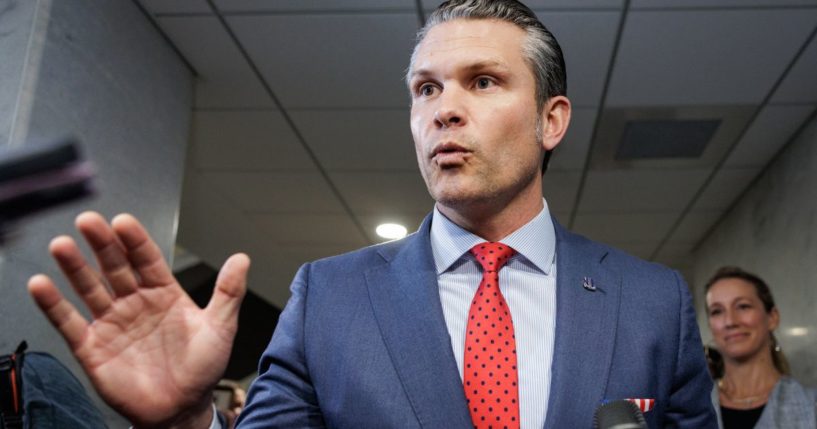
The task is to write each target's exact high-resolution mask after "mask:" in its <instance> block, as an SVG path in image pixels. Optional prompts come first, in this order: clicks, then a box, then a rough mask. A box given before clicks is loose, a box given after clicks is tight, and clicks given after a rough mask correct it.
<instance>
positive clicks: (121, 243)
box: [28, 212, 250, 428]
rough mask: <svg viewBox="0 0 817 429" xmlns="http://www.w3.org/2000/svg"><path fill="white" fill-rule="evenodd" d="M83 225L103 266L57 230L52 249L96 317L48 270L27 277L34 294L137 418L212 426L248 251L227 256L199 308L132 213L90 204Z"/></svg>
mask: <svg viewBox="0 0 817 429" xmlns="http://www.w3.org/2000/svg"><path fill="white" fill-rule="evenodd" d="M76 227H77V229H78V230H79V232H80V233H81V234H82V235H83V237H84V238H85V240H86V241H87V242H88V244H89V245H90V246H91V249H92V250H93V252H94V254H95V256H96V259H97V262H98V265H99V268H100V271H99V272H98V271H96V270H95V269H94V268H92V267H91V266H90V265H89V264H88V263H87V262H86V260H85V258H84V257H83V255H82V253H81V252H80V250H79V248H78V247H77V244H76V243H75V242H74V240H73V239H71V238H70V237H67V236H60V237H57V238H55V239H53V240H52V241H51V244H50V246H49V250H50V253H51V255H52V256H53V257H54V259H55V260H56V261H57V264H58V265H59V267H60V269H61V270H62V272H63V274H64V275H65V278H66V279H67V280H68V281H69V282H70V283H71V286H73V288H74V291H75V292H76V293H77V294H78V295H79V297H80V298H81V299H82V301H83V302H84V303H85V305H86V306H87V307H88V309H89V310H90V313H91V316H92V318H93V320H92V321H91V322H90V323H89V322H88V321H87V320H86V319H85V318H84V317H83V316H82V315H81V314H80V313H79V312H78V311H77V309H76V308H75V307H74V306H73V305H72V304H71V303H70V302H68V301H67V300H66V299H65V298H64V297H63V296H62V294H61V293H60V292H59V290H58V289H57V287H56V286H55V285H54V282H53V281H52V280H51V279H50V278H48V277H47V276H45V275H42V274H38V275H35V276H33V277H32V278H31V279H30V280H29V282H28V289H29V292H30V293H31V296H32V297H33V298H34V300H35V301H36V303H37V305H38V306H39V307H40V309H41V310H42V311H43V313H45V315H46V316H47V317H48V319H49V320H50V321H51V323H52V324H53V325H54V326H55V327H56V329H57V330H59V332H60V333H61V334H62V336H63V338H65V341H66V342H67V343H68V346H69V347H70V349H71V351H72V352H73V354H74V356H76V358H77V360H78V361H79V363H80V365H81V366H82V368H83V369H84V370H85V372H86V373H87V374H88V377H89V378H90V380H91V382H92V383H93V385H94V387H95V388H96V390H97V391H98V392H99V394H100V396H101V397H102V398H103V399H104V400H105V401H106V402H107V403H108V404H109V405H110V406H111V407H113V408H114V409H115V410H117V411H118V412H119V413H121V414H122V415H123V416H125V417H126V418H128V419H129V420H130V421H131V422H132V423H133V425H134V426H135V427H137V428H138V427H191V428H202V427H203V428H206V427H208V426H209V424H210V419H211V418H212V389H213V387H214V386H215V385H216V383H217V382H218V380H219V379H220V378H221V376H222V373H223V372H224V369H225V367H226V365H227V360H228V359H229V357H230V350H231V349H232V344H233V338H234V336H235V332H236V329H237V325H238V310H239V307H240V305H241V300H242V299H243V297H244V293H245V290H246V279H247V271H248V269H249V266H250V260H249V258H248V257H247V256H246V255H244V254H235V255H233V256H231V257H230V258H229V259H227V261H226V262H225V263H224V266H223V267H222V269H221V272H220V273H219V276H218V280H217V281H216V287H215V289H214V291H213V296H212V298H211V299H210V303H209V304H208V305H207V307H206V308H204V309H201V308H199V307H198V306H197V305H196V304H195V303H194V302H193V301H192V300H191V299H190V297H189V296H188V295H187V294H186V293H185V292H184V290H183V289H182V288H181V286H180V285H179V283H178V282H177V281H176V279H175V278H174V277H173V274H172V272H171V270H170V268H169V267H168V266H167V263H166V262H165V260H164V258H163V257H162V253H161V251H160V249H159V247H158V246H157V245H156V243H155V242H154V241H153V240H152V239H151V238H150V236H149V235H148V234H147V232H146V231H145V229H144V227H142V225H141V224H140V223H139V221H137V220H136V218H134V217H133V216H130V215H126V214H125V215H119V216H117V217H115V218H114V219H113V221H112V222H111V223H110V224H108V223H107V222H106V220H105V219H104V218H103V217H102V216H100V215H99V214H97V213H93V212H86V213H82V214H80V215H79V216H78V217H77V219H76Z"/></svg>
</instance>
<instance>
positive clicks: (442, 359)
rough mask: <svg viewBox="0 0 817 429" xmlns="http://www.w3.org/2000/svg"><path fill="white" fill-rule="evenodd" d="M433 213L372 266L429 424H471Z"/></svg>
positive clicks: (388, 328)
mask: <svg viewBox="0 0 817 429" xmlns="http://www.w3.org/2000/svg"><path fill="white" fill-rule="evenodd" d="M430 224H431V217H430V216H428V217H426V219H425V221H424V222H423V225H422V226H421V227H420V230H419V231H418V232H417V233H416V234H415V235H414V236H412V237H410V238H408V239H407V240H406V243H405V245H404V246H403V247H401V248H399V250H397V251H396V253H394V254H382V256H383V257H384V258H385V259H387V263H386V264H384V265H382V266H379V267H375V268H372V269H370V270H368V271H366V273H365V275H366V283H367V287H368V291H369V298H370V300H371V303H372V308H373V309H374V314H375V318H376V319H377V323H378V326H379V327H380V332H381V334H382V335H383V340H384V342H385V343H386V348H387V349H388V352H389V355H390V357H391V360H392V362H393V363H394V367H395V369H396V370H397V373H398V375H399V377H400V381H401V383H402V384H403V388H404V390H405V392H406V395H407V396H408V398H409V401H410V402H411V406H412V408H413V409H414V413H415V414H416V415H417V419H418V421H419V422H420V424H421V426H423V427H431V428H437V427H446V428H459V427H463V428H466V427H471V418H470V415H469V413H468V407H467V404H466V401H465V394H464V392H463V387H462V380H461V379H460V376H459V370H458V369H457V364H456V361H455V359H454V354H453V352H452V350H451V339H450V337H449V335H448V330H447V329H446V323H445V318H444V316H443V311H442V304H441V303H440V294H439V291H438V286H437V273H436V270H435V267H434V261H433V256H432V254H431V243H430V239H429V234H430Z"/></svg>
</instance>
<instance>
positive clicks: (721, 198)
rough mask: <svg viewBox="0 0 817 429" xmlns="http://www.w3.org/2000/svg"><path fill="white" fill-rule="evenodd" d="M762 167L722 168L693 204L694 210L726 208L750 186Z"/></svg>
mask: <svg viewBox="0 0 817 429" xmlns="http://www.w3.org/2000/svg"><path fill="white" fill-rule="evenodd" d="M760 171H761V168H760V167H756V168H722V169H720V170H718V172H717V173H715V177H713V178H712V181H711V182H709V185H708V186H707V187H706V189H705V190H704V191H703V193H702V194H701V196H700V197H699V198H698V201H696V202H695V205H694V206H692V210H693V211H701V210H707V211H711V210H726V209H727V208H729V206H731V205H732V203H733V202H734V201H735V198H737V197H738V195H740V194H741V192H743V190H744V189H746V187H747V186H749V183H751V182H752V180H754V178H755V177H756V176H757V175H758V174H759V173H760Z"/></svg>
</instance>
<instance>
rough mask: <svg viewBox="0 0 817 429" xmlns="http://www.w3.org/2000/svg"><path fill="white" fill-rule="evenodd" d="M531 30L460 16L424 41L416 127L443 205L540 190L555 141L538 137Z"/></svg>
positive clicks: (415, 71)
mask: <svg viewBox="0 0 817 429" xmlns="http://www.w3.org/2000/svg"><path fill="white" fill-rule="evenodd" d="M525 36H526V33H525V31H524V30H522V29H520V28H518V27H516V26H515V25H513V24H510V23H507V22H502V21H496V20H464V19H459V20H454V21H449V22H446V23H442V24H439V25H437V26H435V27H433V28H432V29H431V30H430V31H429V32H428V33H427V35H426V37H425V38H424V39H423V41H422V42H421V43H420V45H419V46H418V47H417V51H416V54H415V57H414V62H413V64H412V67H411V75H410V80H409V88H410V91H411V97H412V106H411V132H412V135H413V136H414V146H415V149H416V151H417V161H418V163H419V165H420V171H421V172H422V175H423V178H424V179H425V182H426V185H427V186H428V190H429V192H430V193H431V196H432V197H433V198H434V199H435V200H436V201H437V202H438V203H439V204H442V205H443V206H447V207H451V208H457V207H465V206H469V205H473V203H477V205H480V204H485V203H490V202H492V201H495V202H498V203H502V202H507V201H508V199H509V198H513V196H515V195H517V194H520V193H521V192H522V191H523V190H530V189H531V187H535V188H536V189H537V195H539V197H538V198H541V191H540V190H539V189H540V188H541V175H540V168H541V162H542V156H543V154H544V150H545V149H551V148H550V147H545V146H546V145H543V143H542V142H541V141H537V135H536V134H537V132H536V127H537V120H538V119H539V117H540V114H539V113H538V112H537V108H536V100H535V93H536V90H535V80H534V75H533V71H532V69H531V66H530V65H529V64H528V63H527V62H526V61H525V58H524V57H523V55H522V46H523V42H524V41H525ZM553 146H555V144H554V145H553ZM528 194H530V192H528Z"/></svg>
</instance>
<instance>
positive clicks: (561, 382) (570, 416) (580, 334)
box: [545, 220, 621, 428]
mask: <svg viewBox="0 0 817 429" xmlns="http://www.w3.org/2000/svg"><path fill="white" fill-rule="evenodd" d="M554 228H555V229H556V254H557V286H556V341H555V345H554V355H553V366H552V368H553V371H552V378H551V383H550V399H549V402H548V415H547V419H546V421H545V427H546V428H566V427H589V426H590V425H591V424H592V421H591V420H589V419H588V418H589V416H592V415H593V412H594V410H595V408H596V407H597V406H598V405H599V404H600V401H601V400H603V399H604V391H605V388H606V385H607V377H608V375H609V372H610V364H611V361H612V356H613V351H614V345H615V335H616V326H617V321H618V312H619V299H620V296H621V294H620V287H621V284H620V283H621V278H620V276H619V274H618V273H617V272H615V271H613V270H611V269H609V268H608V266H609V265H610V264H604V258H605V257H606V256H607V249H605V248H604V247H602V246H600V245H598V244H595V243H592V242H590V241H588V240H586V239H584V238H581V237H578V236H576V235H574V234H571V233H570V232H568V231H566V230H565V229H564V228H562V227H561V226H560V225H558V224H557V223H556V222H555V220H554ZM585 277H587V278H588V279H592V286H594V287H595V288H596V290H595V291H593V290H591V289H592V287H588V288H586V287H584V283H585Z"/></svg>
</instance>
